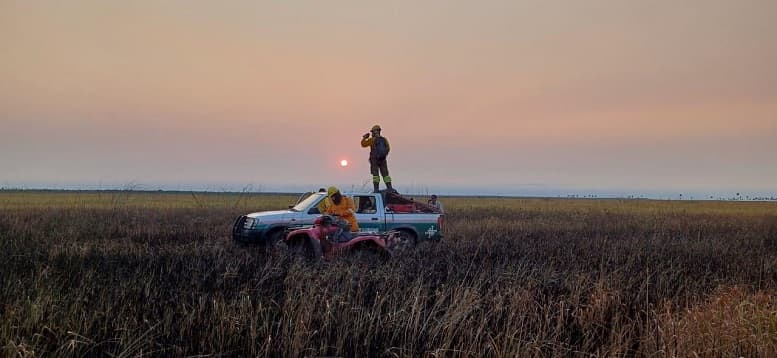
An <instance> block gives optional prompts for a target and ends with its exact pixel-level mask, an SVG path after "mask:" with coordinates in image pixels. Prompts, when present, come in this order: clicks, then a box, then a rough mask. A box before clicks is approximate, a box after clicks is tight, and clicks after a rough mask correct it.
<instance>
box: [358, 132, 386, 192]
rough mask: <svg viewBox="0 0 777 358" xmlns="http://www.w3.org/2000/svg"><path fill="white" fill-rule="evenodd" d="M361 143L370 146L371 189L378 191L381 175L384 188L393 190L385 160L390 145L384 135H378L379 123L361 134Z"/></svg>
mask: <svg viewBox="0 0 777 358" xmlns="http://www.w3.org/2000/svg"><path fill="white" fill-rule="evenodd" d="M370 135H372V136H370ZM361 145H362V148H367V147H369V148H370V173H371V174H372V186H373V191H374V192H376V193H377V192H378V191H380V178H381V176H382V177H383V182H384V183H386V189H387V190H389V191H394V188H393V187H392V186H391V176H389V170H388V163H387V161H386V157H388V155H389V152H390V151H391V145H389V142H388V139H387V138H386V137H384V136H382V135H380V126H379V125H377V124H376V125H374V126H372V129H370V133H365V134H364V135H363V136H362V142H361ZM378 174H380V175H378Z"/></svg>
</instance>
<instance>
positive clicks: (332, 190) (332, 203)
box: [318, 186, 359, 241]
mask: <svg viewBox="0 0 777 358" xmlns="http://www.w3.org/2000/svg"><path fill="white" fill-rule="evenodd" d="M326 193H327V197H326V198H324V200H321V203H319V204H318V210H319V211H321V214H324V215H333V216H337V217H338V218H339V219H342V220H345V221H346V222H347V225H348V228H350V232H358V231H359V222H357V221H356V216H355V215H354V214H353V213H354V211H356V206H354V205H353V199H351V198H349V197H347V196H344V195H343V194H341V193H340V190H339V189H337V187H334V186H330V187H329V188H328V189H327V190H326ZM324 202H326V203H324ZM341 234H342V235H337V236H338V240H339V239H340V236H345V235H347V232H345V231H344V232H342V233H341ZM348 238H350V237H348ZM344 241H348V240H344Z"/></svg>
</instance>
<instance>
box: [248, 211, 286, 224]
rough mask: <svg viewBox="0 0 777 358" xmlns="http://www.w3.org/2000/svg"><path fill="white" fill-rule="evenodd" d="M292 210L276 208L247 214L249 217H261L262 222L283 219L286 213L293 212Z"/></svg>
mask: <svg viewBox="0 0 777 358" xmlns="http://www.w3.org/2000/svg"><path fill="white" fill-rule="evenodd" d="M291 213H292V211H291V210H276V211H262V212H258V213H251V214H248V215H246V216H248V217H249V218H254V219H259V221H261V222H272V221H279V220H282V219H283V218H284V217H285V216H286V215H289V214H291Z"/></svg>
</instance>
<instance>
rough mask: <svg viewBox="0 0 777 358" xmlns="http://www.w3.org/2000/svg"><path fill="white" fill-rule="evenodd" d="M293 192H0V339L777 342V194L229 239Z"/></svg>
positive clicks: (589, 344) (92, 350)
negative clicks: (397, 248) (238, 225)
mask: <svg viewBox="0 0 777 358" xmlns="http://www.w3.org/2000/svg"><path fill="white" fill-rule="evenodd" d="M294 199H295V197H292V196H285V197H284V196H271V195H259V194H191V193H143V192H114V193H106V192H103V193H61V192H0V318H1V319H0V351H1V352H2V353H3V355H6V356H22V357H24V356H40V355H53V356H105V355H115V356H122V357H127V356H139V355H153V356H160V355H163V356H193V355H198V356H210V355H212V356H224V355H226V356H284V357H295V356H318V355H330V356H356V357H362V356H402V357H404V356H410V357H415V356H446V357H448V356H477V357H480V356H496V357H514V356H537V355H541V356H567V355H578V354H584V355H587V354H591V355H600V356H603V355H637V356H655V355H659V356H664V355H670V356H692V355H700V356H718V355H727V356H774V355H776V354H777V299H776V298H775V290H777V203H750V202H691V201H682V202H680V201H673V202H669V201H652V200H604V199H598V200H597V199H502V198H499V199H496V198H443V201H444V203H445V205H446V209H447V211H448V217H447V227H446V228H445V233H446V238H445V239H444V240H443V241H442V242H440V243H423V244H421V245H419V246H418V247H417V250H416V252H414V253H412V254H411V255H409V256H406V257H395V258H393V259H392V260H391V261H389V262H387V263H369V262H365V261H363V260H350V259H348V258H343V259H341V260H337V261H334V262H323V263H314V262H305V261H302V260H299V259H296V258H293V257H286V256H283V255H280V254H278V253H269V254H267V253H264V252H263V251H262V250H260V249H259V248H256V247H242V246H239V245H236V244H234V243H233V242H232V241H231V239H230V229H231V225H232V222H233V220H234V218H235V217H236V216H238V215H240V214H244V213H247V212H252V211H260V210H269V209H278V208H284V207H286V205H288V204H289V203H291V202H293V201H294ZM419 199H420V198H419Z"/></svg>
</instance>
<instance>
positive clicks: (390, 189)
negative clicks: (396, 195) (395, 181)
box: [386, 182, 396, 192]
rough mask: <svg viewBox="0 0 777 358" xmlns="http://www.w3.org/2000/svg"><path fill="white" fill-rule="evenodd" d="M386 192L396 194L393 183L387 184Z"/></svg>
mask: <svg viewBox="0 0 777 358" xmlns="http://www.w3.org/2000/svg"><path fill="white" fill-rule="evenodd" d="M386 191H389V192H396V190H394V188H393V187H392V186H391V182H388V183H386Z"/></svg>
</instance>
